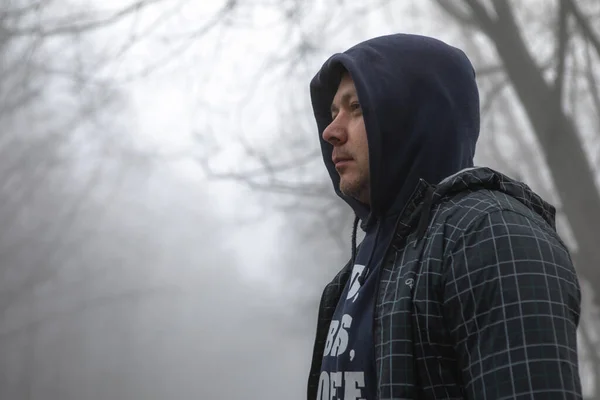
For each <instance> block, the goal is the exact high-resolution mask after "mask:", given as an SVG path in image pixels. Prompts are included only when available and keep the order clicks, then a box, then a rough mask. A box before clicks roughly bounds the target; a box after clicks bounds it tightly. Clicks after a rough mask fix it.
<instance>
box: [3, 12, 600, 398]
mask: <svg viewBox="0 0 600 400" xmlns="http://www.w3.org/2000/svg"><path fill="white" fill-rule="evenodd" d="M468 3H469V2H466V1H457V2H455V3H452V4H453V5H452V6H449V5H445V6H444V4H443V2H440V1H437V0H431V1H427V2H416V1H414V2H394V1H377V2H373V4H369V5H364V4H360V5H359V4H349V3H348V2H339V3H335V2H334V3H331V2H325V1H319V0H306V1H282V2H281V3H277V2H261V1H253V0H248V1H244V2H241V1H238V2H236V1H229V2H214V3H210V4H208V2H190V1H167V0H155V1H149V0H145V1H144V0H141V1H127V2H122V1H106V2H100V1H80V0H76V1H75V0H74V1H70V2H69V1H63V0H55V1H48V2H44V1H42V2H36V1H33V0H12V1H8V2H6V3H5V4H2V5H0V99H1V100H0V127H1V128H2V131H1V133H0V154H1V157H0V226H1V227H2V229H1V230H0V338H1V339H0V399H2V400H4V399H7V400H9V399H10V400H12V399H16V400H21V399H28V400H34V399H44V400H59V399H60V400H68V399H73V400H80V399H81V400H88V399H89V400H100V399H111V400H112V399H191V398H197V399H210V400H213V399H214V400H218V399H248V398H251V399H264V400H270V399H282V398H284V399H292V400H293V399H301V398H302V399H303V398H305V386H306V381H307V378H308V368H309V363H310V360H311V357H312V344H313V339H314V338H313V335H314V332H315V328H316V318H317V308H318V302H319V298H320V295H321V291H322V289H323V287H324V285H325V284H326V283H327V282H328V281H329V280H330V279H331V278H332V277H333V276H334V275H335V274H336V272H337V271H338V270H339V269H340V268H341V267H342V266H343V264H344V263H345V261H346V260H347V259H348V257H349V256H350V237H351V236H350V228H351V222H352V216H351V214H350V212H349V211H350V210H349V209H348V207H347V206H346V205H345V204H343V203H342V202H341V201H340V200H339V199H337V198H336V197H335V196H334V195H333V190H332V187H331V183H330V182H329V180H328V177H327V174H326V171H325V168H323V165H322V160H321V159H320V154H319V150H318V142H317V134H316V125H315V124H314V121H313V120H312V115H311V111H310V103H309V101H310V99H309V93H308V82H309V80H310V78H311V76H312V74H314V72H315V71H316V70H317V68H318V67H319V66H320V65H321V63H322V62H323V61H324V60H325V59H326V58H327V57H328V56H329V55H331V54H332V53H333V52H335V51H341V50H344V49H345V48H346V47H348V46H350V45H352V44H354V43H356V42H358V41H359V40H364V39H367V38H369V37H373V36H376V35H380V34H385V33H392V32H399V31H401V32H413V33H421V34H428V35H434V36H437V37H440V38H442V39H444V40H446V41H448V42H449V43H451V44H453V45H456V46H458V47H461V48H464V49H465V51H466V53H467V54H468V55H469V57H471V59H472V60H473V62H474V64H475V66H476V69H477V70H478V82H479V84H480V90H481V96H482V133H481V140H480V145H479V146H480V147H479V148H478V151H477V163H478V164H480V165H488V166H491V167H494V168H497V169H499V170H500V171H502V172H505V173H507V174H509V175H512V176H514V177H516V178H518V179H523V180H525V181H526V182H527V183H528V184H529V185H530V186H532V187H533V188H534V189H535V190H537V191H538V192H539V193H540V194H541V195H542V196H543V197H544V198H545V199H547V200H549V201H552V202H553V203H555V204H556V205H557V208H558V219H559V229H560V233H561V235H562V236H563V237H564V238H565V240H566V241H567V243H568V244H569V246H570V247H571V249H572V250H573V253H574V258H575V261H576V267H577V269H578V271H579V273H580V274H581V279H582V286H583V287H584V307H583V308H584V309H583V313H582V326H581V328H580V350H581V366H582V381H583V383H584V390H585V394H586V398H590V399H591V398H599V397H597V396H598V393H599V391H598V389H597V385H596V382H597V379H598V377H599V376H600V372H599V371H600V353H598V351H597V350H598V349H599V348H600V347H599V345H600V334H598V332H599V329H598V321H599V320H600V319H599V315H598V297H597V295H596V294H595V292H596V290H595V289H596V288H597V287H598V284H600V274H599V273H598V268H597V265H598V261H599V260H600V253H598V250H597V246H594V239H593V238H594V237H595V235H597V234H598V228H597V227H598V226H600V194H599V193H600V192H599V191H598V187H597V186H595V184H597V182H598V180H600V157H599V156H598V155H599V154H600V152H598V151H597V150H598V149H599V148H600V136H599V135H598V132H600V129H599V128H600V119H599V117H598V116H599V115H600V100H598V99H599V98H600V96H599V95H598V91H599V90H600V86H598V84H597V82H598V79H600V75H599V73H600V72H599V71H600V69H598V65H599V64H598V62H599V60H600V47H598V44H597V43H600V42H599V41H598V37H600V31H599V29H598V27H599V26H600V25H598V21H599V19H598V16H599V15H600V12H599V11H600V8H599V7H598V4H597V3H594V2H593V1H585V0H581V1H576V2H566V3H568V4H575V6H573V7H575V8H567V9H563V7H559V3H558V2H541V1H534V0H532V1H530V2H527V4H523V5H517V4H516V2H506V4H508V5H509V6H510V8H511V9H512V12H513V13H514V15H515V21H517V23H518V24H517V25H516V26H517V27H518V28H519V29H520V33H521V34H522V36H521V37H519V38H518V39H519V40H522V42H519V43H523V44H524V45H525V47H526V50H527V51H529V53H530V54H531V60H528V59H525V61H523V58H519V55H518V54H516V52H511V51H507V52H503V51H504V50H503V48H502V46H500V45H498V43H501V41H499V40H498V39H497V37H495V36H494V35H495V34H496V31H493V30H488V29H487V28H486V25H485V24H482V23H481V20H480V19H478V18H480V17H478V16H477V14H476V13H473V10H472V9H471V8H470V6H469V5H468ZM471 3H473V2H471ZM474 3H479V2H474ZM482 3H485V2H482ZM566 3H565V4H566ZM569 7H571V6H569ZM484 8H485V9H487V10H488V12H489V13H490V15H496V14H494V10H495V8H494V9H492V8H493V6H491V5H489V7H488V5H486V6H485V7H484ZM565 10H566V11H565ZM561 13H562V14H561ZM564 13H567V14H568V15H569V18H570V19H569V21H571V22H570V23H571V24H572V26H573V27H574V28H573V29H572V30H573V32H579V33H572V34H571V35H572V36H570V37H569V38H568V40H569V49H570V50H568V51H567V50H565V47H564V46H562V45H560V43H562V42H561V41H562V39H561V37H563V36H564V30H561V29H559V28H560V26H562V25H560V21H561V20H560V19H559V18H558V16H560V15H563V14H564ZM500 14H501V13H500ZM500 14H498V15H500ZM550 15H551V16H552V17H549V16H550ZM555 17H556V18H555ZM461 21H462V22H461ZM525 22H527V23H525ZM575 27H576V28H577V29H575ZM503 29H504V28H503ZM498 32H502V30H501V29H500V28H498ZM561 32H562V35H563V36H561ZM586 32H587V33H586ZM549 59H550V61H548V60H549ZM561 60H562V61H561ZM526 61H527V62H528V61H531V62H532V64H531V65H534V66H537V67H539V68H537V67H536V68H531V69H529V70H528V69H527V68H526V66H527V65H528V64H527V62H526ZM511 63H517V64H518V63H521V64H518V65H521V66H523V67H522V72H521V73H520V74H517V76H515V75H514V74H512V73H511V71H512V70H511V68H510V67H511V65H514V64H511ZM560 65H562V67H561V66H560ZM528 71H529V72H530V73H532V74H534V75H527V77H528V79H523V77H525V76H526V74H527V73H528ZM532 71H533V72H532ZM565 71H566V72H565ZM535 74H538V75H535ZM531 76H533V77H534V78H535V77H538V78H540V79H539V82H542V83H544V82H548V85H550V84H551V83H552V84H554V85H556V82H558V83H561V82H563V81H564V83H563V86H564V87H563V88H562V91H552V92H545V91H544V90H545V89H547V88H546V86H543V85H542V86H538V87H537V88H536V90H538V92H535V96H530V97H527V93H528V92H527V90H528V89H527V90H526V89H523V87H524V85H526V84H527V82H529V81H533V80H534V79H529V78H531ZM557 77H562V78H557ZM536 82H538V81H536ZM547 93H553V95H556V96H558V98H559V100H560V104H561V108H560V109H561V110H562V114H561V118H562V117H564V118H563V119H561V120H560V121H562V122H560V123H561V124H563V125H560V124H558V123H554V124H549V123H548V121H547V120H545V119H544V118H546V116H548V115H551V114H552V113H542V114H543V115H540V113H536V110H537V109H536V108H535V105H536V104H539V103H540V102H542V101H543V100H545V99H546V97H547ZM557 93H558V94H557ZM536 96H537V97H536ZM565 121H567V122H568V121H574V123H572V124H570V123H567V122H565ZM555 125H556V126H558V125H560V126H563V127H565V128H564V129H563V130H561V131H560V134H561V135H559V136H556V137H558V138H559V139H556V137H554V140H563V142H553V141H552V140H547V137H546V136H544V135H545V132H546V131H547V130H548V129H546V127H548V126H555ZM540 127H541V128H540ZM565 138H566V139H565ZM548 143H550V144H548ZM557 143H558V144H557ZM578 149H579V150H578ZM578 151H580V152H578ZM564 160H568V162H564ZM578 205H581V206H578ZM596 222H598V223H596ZM590 238H591V239H590Z"/></svg>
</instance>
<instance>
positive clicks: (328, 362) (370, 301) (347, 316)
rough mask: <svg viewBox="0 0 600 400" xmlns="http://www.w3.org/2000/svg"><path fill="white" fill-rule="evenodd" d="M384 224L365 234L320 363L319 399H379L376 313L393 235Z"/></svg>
mask: <svg viewBox="0 0 600 400" xmlns="http://www.w3.org/2000/svg"><path fill="white" fill-rule="evenodd" d="M385 225H388V226H385ZM385 225H384V226H382V228H383V229H380V232H379V235H378V234H377V232H376V231H374V232H372V233H371V234H369V233H368V234H367V235H366V236H365V238H364V240H363V242H362V244H361V245H360V248H359V250H358V254H357V256H356V260H355V264H354V266H353V268H352V274H351V275H350V278H349V279H348V283H347V284H346V287H345V289H344V291H343V293H342V296H341V297H340V301H339V302H338V305H337V307H336V310H335V313H334V314H333V318H332V321H331V323H330V325H329V332H328V334H327V341H326V343H325V350H324V353H323V361H322V363H321V375H320V379H319V388H318V391H317V400H325V399H327V400H334V399H336V400H359V399H360V400H375V399H376V394H377V382H376V374H375V349H374V346H373V343H374V340H373V323H374V320H373V316H374V307H375V298H376V297H377V296H376V295H377V287H378V281H379V265H380V263H381V259H382V258H383V255H384V254H383V253H384V251H385V249H386V248H387V243H388V242H389V238H390V237H391V235H390V234H389V233H390V232H391V228H392V226H391V224H385ZM378 236H379V239H378ZM382 238H385V240H382ZM366 266H369V268H367V267H366Z"/></svg>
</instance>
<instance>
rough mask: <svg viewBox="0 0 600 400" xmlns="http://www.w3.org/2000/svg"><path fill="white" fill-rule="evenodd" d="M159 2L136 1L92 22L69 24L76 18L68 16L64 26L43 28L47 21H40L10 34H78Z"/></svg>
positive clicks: (118, 19) (11, 31)
mask: <svg viewBox="0 0 600 400" xmlns="http://www.w3.org/2000/svg"><path fill="white" fill-rule="evenodd" d="M161 1H163V0H138V1H136V2H134V3H132V4H130V5H129V6H127V7H124V8H123V9H121V10H119V11H117V12H116V13H113V14H112V15H110V16H108V17H106V18H102V19H97V20H93V21H87V22H70V21H73V19H76V18H73V16H69V17H66V18H65V20H66V21H69V22H68V23H66V24H64V25H63V24H60V23H59V24H57V25H56V26H53V27H50V28H44V27H43V25H45V24H46V23H47V21H46V22H44V21H41V22H40V23H38V24H37V25H36V26H29V27H24V28H17V29H12V30H10V34H11V35H12V36H29V35H37V36H43V37H48V36H61V35H71V34H79V33H83V32H88V31H92V30H96V29H100V28H105V27H108V26H110V25H114V24H116V23H117V22H119V21H120V20H121V19H123V18H124V17H127V16H128V15H130V14H133V13H135V12H138V11H141V10H142V9H144V8H146V7H148V6H150V5H151V4H154V3H158V2H161Z"/></svg>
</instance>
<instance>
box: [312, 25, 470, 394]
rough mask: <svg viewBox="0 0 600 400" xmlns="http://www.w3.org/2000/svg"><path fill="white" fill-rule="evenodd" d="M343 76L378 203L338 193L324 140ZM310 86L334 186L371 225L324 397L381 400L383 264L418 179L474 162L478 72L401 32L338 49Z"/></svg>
mask: <svg viewBox="0 0 600 400" xmlns="http://www.w3.org/2000/svg"><path fill="white" fill-rule="evenodd" d="M344 72H348V73H349V74H350V76H351V77H352V79H353V81H354V84H355V86H356V91H357V95H358V100H359V102H360V104H361V108H362V112H363V119H364V123H365V127H366V132H367V141H368V148H369V168H370V182H371V187H370V196H371V198H370V206H368V205H366V204H363V203H361V202H359V201H358V200H356V199H354V198H351V197H348V196H345V195H344V194H342V193H341V192H340V188H339V184H340V177H339V175H338V172H337V171H336V169H335V165H334V163H333V161H332V151H333V146H332V145H331V144H329V143H328V142H326V141H325V140H324V139H323V131H324V130H325V128H326V127H327V126H328V125H329V124H330V123H331V122H332V117H331V112H330V106H331V103H332V100H333V97H334V96H335V93H336V91H337V87H338V85H339V83H340V81H341V77H342V74H343V73H344ZM310 91H311V99H312V105H313V110H314V115H315V118H316V121H317V126H318V133H319V138H320V143H321V150H322V154H323V160H324V162H325V165H326V167H327V170H328V171H329V174H330V177H331V180H332V183H333V187H334V190H335V192H336V193H337V194H338V195H339V196H340V197H341V198H342V199H343V200H344V201H346V203H348V205H349V206H350V207H352V209H353V210H354V212H355V214H356V215H357V218H360V220H361V221H362V223H361V227H362V229H363V230H364V231H365V238H364V240H363V242H362V243H361V245H360V247H359V248H358V251H357V253H356V255H355V256H353V260H352V263H353V267H352V273H351V276H350V278H349V280H348V283H347V284H346V287H345V289H344V291H343V293H342V295H341V298H340V301H339V303H338V305H337V307H336V310H335V313H334V315H333V318H332V321H331V323H330V331H329V335H328V338H327V342H326V344H325V351H324V357H323V362H322V365H321V370H322V372H321V379H320V382H319V390H318V394H317V397H318V398H319V399H325V398H328V399H329V398H340V399H342V398H343V399H354V398H356V399H358V398H364V399H375V396H376V392H375V387H376V382H375V381H374V377H375V371H374V368H375V362H374V350H373V312H374V307H375V303H374V301H375V297H376V292H377V287H378V282H379V270H380V268H379V267H380V265H381V261H382V260H383V258H384V255H385V253H386V251H387V249H388V247H389V245H390V241H391V239H392V237H393V233H394V230H395V227H396V220H397V217H398V215H399V214H400V213H401V212H402V210H403V208H404V207H405V206H406V203H407V201H408V199H409V198H410V196H411V195H412V194H413V192H414V190H415V188H416V187H417V183H418V182H419V181H420V180H424V181H426V182H429V183H431V184H436V183H438V182H440V181H441V180H442V179H444V178H446V177H448V176H449V175H452V174H454V173H456V172H458V171H460V170H462V169H464V168H468V167H471V166H473V155H474V152H475V144H476V141H477V137H478V134H479V97H478V90H477V86H476V83H475V74H474V69H473V67H472V65H471V63H470V62H469V60H468V59H467V57H466V56H465V54H464V53H463V52H462V51H461V50H459V49H456V48H454V47H451V46H449V45H447V44H445V43H443V42H441V41H439V40H436V39H433V38H428V37H423V36H416V35H407V34H396V35H390V36H383V37H377V38H374V39H371V40H368V41H365V42H362V43H360V44H358V45H356V46H354V47H352V48H350V49H349V50H347V51H346V52H344V53H341V54H335V55H333V56H332V57H331V58H330V59H329V60H327V61H326V62H325V64H324V65H323V67H322V68H321V70H320V71H319V72H318V73H317V75H316V76H315V77H314V78H313V80H312V82H311V85H310ZM355 229H356V227H355ZM355 235H356V233H354V234H353V237H355ZM354 246H355V244H354V243H353V247H354ZM353 253H354V248H353ZM336 396H338V397H336Z"/></svg>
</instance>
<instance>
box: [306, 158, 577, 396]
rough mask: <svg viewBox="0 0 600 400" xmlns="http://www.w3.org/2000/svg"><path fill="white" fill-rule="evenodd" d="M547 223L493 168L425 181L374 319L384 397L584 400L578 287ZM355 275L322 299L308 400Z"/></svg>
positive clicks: (387, 266) (387, 268) (548, 214)
mask: <svg viewBox="0 0 600 400" xmlns="http://www.w3.org/2000/svg"><path fill="white" fill-rule="evenodd" d="M424 214H425V215H426V218H428V221H426V222H428V223H427V225H425V227H426V229H424V232H422V235H420V234H418V232H417V225H419V221H420V220H422V219H423V217H424ZM554 218H555V209H554V208H553V207H552V206H551V205H549V204H547V203H545V202H544V201H543V200H542V199H541V198H540V197H539V196H537V195H536V194H535V193H533V192H532V191H531V190H530V189H529V187H527V186H526V185H525V184H522V183H519V182H516V181H513V180H511V179H510V178H508V177H506V176H504V175H502V174H500V173H497V172H495V171H493V170H491V169H488V168H474V169H471V170H468V171H464V172H461V173H459V174H457V175H454V176H452V177H449V178H448V179H446V180H444V182H442V183H440V184H439V185H437V186H431V185H428V184H427V183H425V182H423V181H421V182H420V184H419V187H418V188H417V190H416V191H415V194H414V195H413V197H412V198H411V200H410V201H409V203H408V205H407V207H406V208H405V210H404V212H403V213H402V215H400V216H399V219H398V224H397V229H396V235H395V238H394V240H393V242H392V245H391V246H390V249H389V250H388V252H387V253H386V256H385V258H384V260H383V266H382V271H381V278H380V282H379V288H378V297H377V302H376V306H375V320H374V321H373V324H374V341H375V343H374V346H375V355H376V373H377V377H376V378H377V382H378V385H377V393H378V398H379V399H380V400H387V399H390V400H391V399H394V400H399V399H477V400H480V399H487V400H492V399H494V400H496V399H520V398H523V399H525V398H527V399H533V398H535V399H580V398H582V395H581V383H580V378H579V371H578V357H577V336H576V330H577V327H578V324H579V315H580V302H581V293H580V286H579V282H578V279H577V276H576V273H575V270H574V268H573V264H572V261H571V257H570V255H569V252H568V250H567V248H566V246H565V245H564V243H563V242H562V241H561V239H560V238H559V236H558V235H557V233H556V229H555V225H554ZM350 270H351V265H346V267H345V268H344V269H342V271H340V273H339V274H338V275H337V276H336V277H335V278H334V279H333V280H332V282H331V283H329V284H328V285H327V286H326V288H325V290H324V292H323V296H322V298H321V304H320V307H319V315H318V324H317V334H316V339H315V345H314V352H313V361H312V365H311V370H310V374H309V380H308V399H309V400H314V399H315V398H316V392H317V386H318V380H319V372H320V366H321V360H322V356H323V348H324V344H325V340H326V336H327V330H328V327H329V323H330V321H331V316H332V314H333V312H334V310H335V307H336V305H337V302H338V300H339V297H340V294H341V292H342V290H343V288H344V285H345V284H346V282H347V279H348V275H349V273H350ZM366 400H374V399H366Z"/></svg>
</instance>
